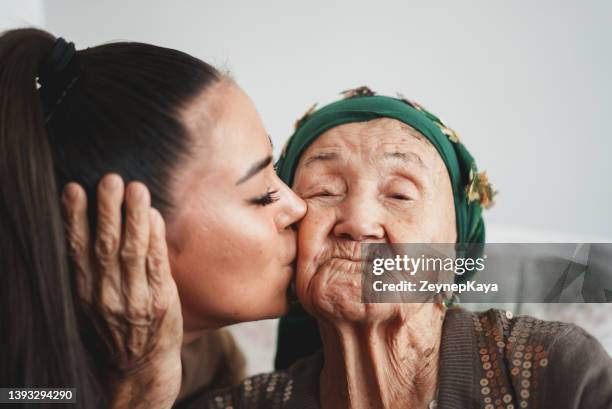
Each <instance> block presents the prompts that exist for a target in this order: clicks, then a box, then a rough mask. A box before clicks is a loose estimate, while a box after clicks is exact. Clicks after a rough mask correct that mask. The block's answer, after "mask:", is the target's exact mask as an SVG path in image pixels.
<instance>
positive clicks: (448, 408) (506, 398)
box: [180, 308, 612, 409]
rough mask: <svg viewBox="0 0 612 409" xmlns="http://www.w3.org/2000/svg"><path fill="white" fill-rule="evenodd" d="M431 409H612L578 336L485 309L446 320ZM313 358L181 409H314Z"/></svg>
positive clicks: (602, 376)
mask: <svg viewBox="0 0 612 409" xmlns="http://www.w3.org/2000/svg"><path fill="white" fill-rule="evenodd" d="M440 359H441V360H440V373H439V385H438V388H439V389H438V408H439V409H469V408H485V409H498V408H505V409H518V408H534V409H535V408H541V409H547V408H555V409H570V408H571V409H575V408H583V409H612V359H611V358H610V357H609V356H608V354H607V353H606V352H605V350H604V349H603V348H602V346H601V344H600V343H599V342H598V341H597V340H596V339H594V338H593V337H592V336H590V335H589V334H588V333H586V332H585V331H584V330H583V329H582V328H580V327H578V326H576V325H572V324H565V323H561V322H552V321H542V320H538V319H535V318H532V317H528V316H519V317H513V316H512V314H511V313H510V312H507V311H502V310H495V309H491V310H489V311H486V312H482V313H473V312H469V311H466V310H464V309H461V308H453V309H451V310H449V311H448V312H447V315H446V318H445V320H444V327H443V339H442V344H441V349H440ZM322 362H323V357H322V354H321V352H319V353H317V354H314V355H313V356H311V357H308V358H305V359H303V360H301V361H299V362H297V363H296V364H294V365H293V366H292V367H290V368H289V369H287V370H284V371H277V372H272V373H267V374H261V375H256V376H254V377H251V378H248V379H246V380H244V381H243V382H242V383H240V384H239V385H237V386H235V387H232V388H227V389H224V390H221V391H217V392H214V393H210V394H206V395H201V396H198V397H196V398H195V399H193V400H191V401H189V402H185V403H184V404H183V405H181V406H180V408H181V409H204V408H206V409H210V408H215V409H223V408H225V409H239V408H262V409H263V408H266V409H277V408H300V409H310V408H313V409H314V408H319V407H320V404H319V373H320V370H321V367H322Z"/></svg>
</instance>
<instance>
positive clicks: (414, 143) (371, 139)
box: [296, 118, 445, 173]
mask: <svg viewBox="0 0 612 409" xmlns="http://www.w3.org/2000/svg"><path fill="white" fill-rule="evenodd" d="M386 159H398V160H400V161H403V162H405V163H406V164H409V165H415V166H417V167H420V168H422V169H423V170H427V169H430V170H431V169H435V168H439V167H440V166H442V167H444V163H443V162H442V158H440V156H439V155H438V152H437V151H436V149H435V148H434V147H433V145H432V144H431V143H430V142H429V141H428V140H427V138H425V137H424V136H423V135H422V134H421V133H420V132H419V131H417V130H416V129H414V128H412V127H411V126H409V125H407V124H405V123H403V122H401V121H398V120H396V119H392V118H380V119H375V120H371V121H366V122H354V123H349V124H343V125H339V126H336V127H334V128H331V129H329V130H327V131H326V132H324V133H323V134H321V136H319V137H318V138H317V139H316V140H315V141H314V142H313V143H312V145H310V146H309V147H308V149H306V151H305V152H304V153H303V154H302V156H301V158H300V161H299V163H298V167H297V169H296V173H299V172H300V169H301V168H305V167H312V166H313V165H315V164H316V165H324V164H325V163H331V162H335V161H336V160H339V161H343V162H345V161H351V162H352V161H358V162H359V163H360V164H365V163H368V162H371V163H382V162H384V161H386ZM444 169H445V167H444Z"/></svg>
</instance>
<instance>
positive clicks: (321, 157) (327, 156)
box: [304, 152, 340, 166]
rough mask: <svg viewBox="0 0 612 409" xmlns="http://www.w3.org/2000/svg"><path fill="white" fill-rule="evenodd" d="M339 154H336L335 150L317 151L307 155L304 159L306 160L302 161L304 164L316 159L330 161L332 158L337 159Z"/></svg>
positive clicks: (306, 164)
mask: <svg viewBox="0 0 612 409" xmlns="http://www.w3.org/2000/svg"><path fill="white" fill-rule="evenodd" d="M339 156H340V155H338V153H337V152H318V153H315V154H313V155H311V156H309V157H308V158H307V159H306V161H304V166H308V165H311V164H312V163H313V162H316V161H332V160H337V159H338V157H339Z"/></svg>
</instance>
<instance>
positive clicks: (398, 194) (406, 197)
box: [389, 193, 413, 201]
mask: <svg viewBox="0 0 612 409" xmlns="http://www.w3.org/2000/svg"><path fill="white" fill-rule="evenodd" d="M389 198H391V199H395V200H405V201H409V200H413V199H412V198H411V197H409V196H406V195H403V194H401V193H397V194H394V195H390V196H389Z"/></svg>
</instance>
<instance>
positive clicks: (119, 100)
mask: <svg viewBox="0 0 612 409" xmlns="http://www.w3.org/2000/svg"><path fill="white" fill-rule="evenodd" d="M54 46H57V43H56V39H55V38H54V37H53V36H52V35H50V34H49V33H47V32H45V31H41V30H37V29H19V30H12V31H8V32H6V33H4V34H3V35H2V36H1V37H0V192H1V193H0V274H1V276H0V279H1V284H0V387H77V388H78V396H79V401H80V402H79V407H86V408H95V407H103V406H104V405H105V402H104V399H103V398H102V397H103V396H104V391H103V387H102V386H101V384H100V383H99V382H98V380H97V379H98V375H99V370H100V362H97V361H96V359H97V357H96V354H95V353H92V351H91V346H90V345H89V342H88V340H85V339H84V338H85V337H86V335H85V334H87V333H88V332H87V331H86V330H83V329H82V327H81V326H80V325H78V324H77V322H78V321H80V320H79V319H78V316H79V315H78V313H77V310H76V309H75V300H74V297H73V290H74V287H73V282H72V279H71V274H70V271H69V262H68V258H67V249H66V244H65V237H64V231H63V223H62V217H61V205H60V200H59V193H60V192H61V190H62V188H63V187H64V185H65V184H66V183H67V182H69V181H76V182H78V183H80V184H81V185H82V186H83V187H84V188H85V190H86V191H87V192H88V200H89V202H90V203H95V202H96V199H95V187H96V185H97V183H98V182H99V180H100V178H101V177H102V176H103V175H105V174H107V173H109V172H115V173H118V174H119V175H121V176H122V177H123V179H124V180H125V181H126V183H128V182H129V181H132V180H139V181H141V182H143V183H144V184H145V185H146V186H147V187H148V188H149V190H150V192H151V204H152V206H153V207H156V208H157V209H159V210H160V211H161V213H162V214H165V215H167V214H168V212H170V211H171V206H172V203H171V202H170V200H169V196H168V191H167V185H168V182H169V179H170V177H171V173H172V171H173V169H174V167H175V166H176V165H177V163H178V162H179V161H180V159H181V157H183V156H184V155H186V154H188V152H189V151H188V149H189V140H188V135H187V133H186V130H185V129H184V127H183V126H182V124H181V121H180V118H179V112H180V110H181V109H182V108H183V107H185V106H186V105H187V104H188V103H189V102H190V101H192V99H193V98H195V97H196V96H197V95H198V94H200V93H201V92H203V91H204V90H206V89H207V88H208V87H210V86H211V85H212V84H214V83H216V82H218V81H221V80H222V78H223V75H222V74H220V73H219V72H218V71H217V70H216V69H215V68H213V67H211V66H210V65H208V64H206V63H204V62H202V61H200V60H198V59H196V58H193V57H191V56H189V55H187V54H184V53H182V52H179V51H176V50H172V49H168V48H161V47H156V46H152V45H148V44H141V43H130V42H122V43H112V44H105V45H101V46H98V47H92V48H88V49H85V50H81V51H78V52H77V53H76V56H75V57H74V58H72V59H71V63H70V64H69V65H68V66H67V67H65V68H63V69H62V70H61V71H60V72H53V70H49V69H48V67H45V66H44V65H45V64H48V59H49V55H50V52H51V51H52V50H53V49H55V48H56V47H55V48H54ZM37 80H38V85H37ZM92 208H95V206H90V210H91V209H92ZM91 213H93V212H91ZM92 222H93V214H92ZM92 225H95V224H92ZM37 407H42V406H39V405H37Z"/></svg>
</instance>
